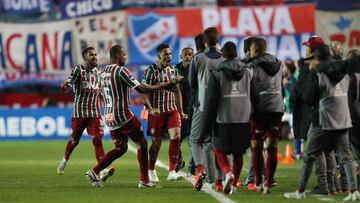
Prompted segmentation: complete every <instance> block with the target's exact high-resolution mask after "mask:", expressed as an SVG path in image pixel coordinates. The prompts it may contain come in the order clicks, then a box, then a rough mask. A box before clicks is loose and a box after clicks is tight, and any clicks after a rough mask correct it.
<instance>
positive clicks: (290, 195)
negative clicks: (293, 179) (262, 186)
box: [284, 190, 305, 199]
mask: <svg viewBox="0 0 360 203" xmlns="http://www.w3.org/2000/svg"><path fill="white" fill-rule="evenodd" d="M284 197H285V198H287V199H305V192H299V191H298V190H296V191H295V192H286V193H284Z"/></svg>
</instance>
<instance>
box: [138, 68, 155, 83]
mask: <svg viewBox="0 0 360 203" xmlns="http://www.w3.org/2000/svg"><path fill="white" fill-rule="evenodd" d="M153 75H154V72H153V71H152V70H151V69H150V68H148V69H146V70H145V71H144V77H143V79H142V81H141V83H143V84H146V85H153V84H152V80H153Z"/></svg>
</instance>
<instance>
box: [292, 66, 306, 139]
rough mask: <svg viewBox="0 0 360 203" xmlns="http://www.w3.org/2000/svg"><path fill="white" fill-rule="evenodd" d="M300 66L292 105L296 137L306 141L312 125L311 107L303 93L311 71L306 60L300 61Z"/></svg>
mask: <svg viewBox="0 0 360 203" xmlns="http://www.w3.org/2000/svg"><path fill="white" fill-rule="evenodd" d="M298 64H299V72H300V74H299V79H298V81H297V82H296V84H295V88H294V90H293V91H292V92H291V94H290V103H291V104H292V106H293V129H294V137H295V138H297V139H304V140H306V138H307V133H308V131H309V128H310V123H311V122H310V118H311V117H310V115H311V107H310V106H309V105H307V104H305V102H304V98H303V92H304V90H305V84H306V81H307V78H308V76H309V74H310V71H309V65H308V64H306V63H305V60H304V59H300V60H299V61H298Z"/></svg>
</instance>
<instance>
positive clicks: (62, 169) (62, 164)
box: [57, 159, 67, 175]
mask: <svg viewBox="0 0 360 203" xmlns="http://www.w3.org/2000/svg"><path fill="white" fill-rule="evenodd" d="M66 163H67V160H66V159H62V160H61V161H60V163H59V165H58V167H57V172H58V174H59V175H63V174H64V173H65V167H66Z"/></svg>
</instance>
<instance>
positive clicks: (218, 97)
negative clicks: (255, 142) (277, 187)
mask: <svg viewBox="0 0 360 203" xmlns="http://www.w3.org/2000/svg"><path fill="white" fill-rule="evenodd" d="M222 50H223V53H224V57H225V58H226V61H224V62H222V63H220V65H219V66H218V67H217V68H216V70H215V71H214V72H212V73H211V74H210V79H209V83H208V87H207V92H206V100H205V105H204V112H203V120H202V125H201V134H202V135H204V136H206V135H208V134H213V137H212V138H213V142H214V151H215V157H216V162H217V163H218V164H219V166H220V167H221V169H222V171H223V173H224V174H225V175H226V178H225V182H224V193H225V194H232V193H233V192H235V191H236V184H237V181H238V179H239V176H240V172H241V169H242V165H243V154H244V153H245V151H246V149H247V148H249V146H250V125H249V122H250V115H251V100H250V89H251V88H250V83H251V80H252V76H253V71H252V70H251V69H249V68H247V66H246V64H244V63H243V62H241V61H240V60H239V59H238V58H237V57H236V56H237V53H236V45H235V44H234V43H233V42H226V43H225V45H224V47H223V49H222ZM229 154H231V155H232V156H233V164H232V167H231V166H230V163H229V157H228V156H227V155H229Z"/></svg>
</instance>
